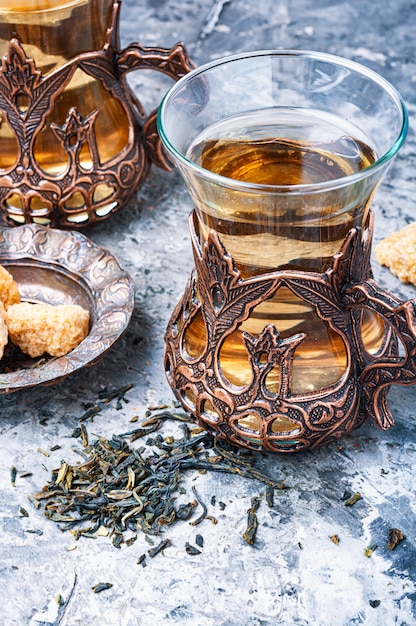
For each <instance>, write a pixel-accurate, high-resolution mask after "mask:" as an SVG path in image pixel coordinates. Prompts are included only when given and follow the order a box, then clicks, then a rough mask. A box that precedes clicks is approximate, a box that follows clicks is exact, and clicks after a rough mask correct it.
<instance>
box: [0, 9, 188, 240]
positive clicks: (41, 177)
mask: <svg viewBox="0 0 416 626" xmlns="http://www.w3.org/2000/svg"><path fill="white" fill-rule="evenodd" d="M120 5H121V3H120V1H118V2H117V1H115V2H114V5H113V14H112V23H111V27H110V28H109V29H108V31H107V43H106V45H105V46H104V49H103V50H99V51H94V52H88V53H83V54H80V55H79V56H77V57H74V58H73V59H71V60H70V61H69V62H68V63H66V64H65V65H62V66H60V67H58V68H57V69H56V70H54V71H52V72H50V73H48V74H47V75H46V76H42V73H41V71H40V70H39V69H38V68H37V67H36V60H34V59H31V58H29V57H27V56H26V53H25V51H24V49H23V48H22V46H21V45H20V43H19V41H18V40H17V39H12V40H11V42H10V44H9V51H8V54H7V55H6V56H5V57H4V58H3V60H2V64H1V69H0V109H1V110H2V112H3V113H4V115H5V117H6V118H7V121H8V124H9V126H10V127H11V129H12V131H13V133H14V135H15V137H16V139H17V143H18V149H17V155H16V161H15V163H14V164H13V165H12V166H11V167H8V168H7V169H0V222H1V223H2V224H3V225H6V226H15V225H19V224H23V223H30V222H36V223H39V224H43V225H49V226H61V227H70V228H80V227H82V226H85V225H86V224H90V223H91V222H94V221H99V220H103V219H106V218H107V217H108V216H109V215H111V214H113V213H115V212H116V211H118V210H119V209H120V208H122V207H123V206H124V205H125V204H126V203H127V202H128V200H129V199H130V198H131V196H132V194H133V193H134V192H135V191H137V189H139V187H140V186H141V185H142V183H143V182H144V179H145V177H146V175H147V173H148V170H149V167H150V163H151V162H153V163H155V164H157V165H159V166H160V167H163V168H165V169H170V162H169V161H168V159H167V158H166V156H165V154H164V152H163V150H162V147H161V143H160V140H159V137H158V134H157V130H156V111H154V112H153V113H151V114H150V115H149V116H148V117H147V118H146V115H145V113H144V111H143V108H142V106H141V104H140V102H139V101H138V100H137V99H136V98H135V97H134V96H133V94H132V93H131V92H130V91H129V88H128V86H127V84H126V82H125V76H126V74H127V73H128V72H130V71H132V70H135V69H154V70H157V71H159V72H163V73H164V74H166V75H168V76H170V77H171V78H173V79H174V80H178V79H179V78H180V77H181V76H183V75H184V74H185V73H187V72H188V71H189V70H190V69H192V68H193V67H194V65H193V63H192V62H191V61H190V60H189V58H188V56H187V53H186V50H185V49H184V47H183V45H182V44H181V43H178V44H177V45H176V46H174V47H173V48H171V49H169V50H168V49H164V48H153V47H152V48H145V47H143V46H141V45H140V44H138V43H133V44H131V45H130V46H128V47H127V48H126V49H124V50H122V51H120V50H119V49H118V40H119V36H118V19H119V11H120ZM75 72H82V73H85V74H87V75H88V76H89V77H91V78H92V79H94V80H98V81H99V82H100V84H101V85H102V87H103V89H104V90H105V91H106V92H107V93H108V94H109V95H110V96H111V98H114V99H115V100H116V101H117V102H118V105H120V106H121V107H122V110H123V111H124V114H125V116H126V118H127V122H128V133H127V135H128V140H127V143H126V145H125V147H124V148H123V149H122V150H121V151H120V152H119V153H118V154H117V155H116V156H114V157H112V158H111V159H107V160H105V162H102V159H101V158H100V154H99V151H98V149H97V137H96V131H95V122H96V117H97V114H98V113H99V106H100V102H97V103H96V107H97V108H95V109H94V110H92V111H91V112H90V113H89V114H88V115H87V116H84V117H83V116H82V115H81V114H80V113H79V111H78V110H77V109H76V107H73V108H71V109H70V110H68V114H67V117H66V120H65V122H64V124H63V125H62V126H61V125H57V124H51V129H52V131H53V133H54V134H55V136H56V138H57V140H58V142H59V144H60V148H61V151H62V153H63V154H66V161H67V166H66V167H65V168H64V171H63V172H60V173H58V174H56V173H53V174H52V173H49V172H47V171H45V170H44V169H42V168H41V166H40V165H39V163H38V161H37V159H36V157H35V154H34V145H35V140H36V137H37V135H38V134H39V132H40V131H41V130H42V128H43V127H44V125H45V123H46V122H45V121H46V120H47V117H48V115H49V113H50V112H51V111H52V109H53V107H54V103H55V102H56V100H57V99H58V98H59V96H60V94H62V92H63V91H64V89H65V88H66V87H67V85H68V83H69V82H70V80H71V79H72V78H73V76H74V74H75ZM0 150H1V142H0ZM85 151H88V153H89V154H90V155H91V164H90V165H89V166H88V167H86V166H85V165H83V164H82V162H81V158H80V155H81V154H82V153H83V152H85Z"/></svg>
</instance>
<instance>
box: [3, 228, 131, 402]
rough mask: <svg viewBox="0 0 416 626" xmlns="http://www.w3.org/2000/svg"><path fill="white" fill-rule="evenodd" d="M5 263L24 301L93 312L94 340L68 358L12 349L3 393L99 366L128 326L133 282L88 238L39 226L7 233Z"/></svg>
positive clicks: (91, 333)
mask: <svg viewBox="0 0 416 626" xmlns="http://www.w3.org/2000/svg"><path fill="white" fill-rule="evenodd" d="M0 264H1V265H3V266H4V267H5V268H6V269H7V270H8V271H9V272H10V273H11V274H12V275H13V277H14V279H15V281H16V282H17V285H18V287H19V291H20V296H21V299H22V301H28V302H35V303H36V302H37V303H48V304H54V305H56V304H79V305H80V306H82V307H84V308H86V309H88V310H89V312H90V330H89V334H88V336H87V337H86V338H85V339H84V341H82V342H81V343H80V344H79V345H78V346H77V347H76V348H75V349H74V350H72V352H70V353H69V354H67V355H65V356H61V357H47V356H46V355H45V356H43V357H41V358H38V359H31V358H30V357H29V356H27V355H23V354H22V353H20V354H19V352H20V351H17V350H16V351H13V350H14V349H13V348H11V349H10V347H9V346H8V347H7V348H6V351H5V356H4V357H3V359H2V360H1V361H0V394H4V393H9V392H12V391H17V390H18V389H22V388H24V387H30V386H33V385H44V384H50V383H53V382H58V381H59V380H61V379H62V378H64V377H66V376H68V374H71V373H72V372H74V371H75V370H77V369H79V368H81V367H84V366H86V365H92V364H94V363H96V362H97V361H98V360H99V359H100V358H101V357H102V356H103V355H104V353H105V352H106V351H107V350H108V349H109V348H110V347H111V346H112V345H113V343H114V342H115V341H116V340H117V339H118V338H119V337H120V336H121V334H122V333H123V332H124V330H125V329H126V328H127V325H128V323H129V321H130V317H131V314H132V311H133V306H134V286H133V281H132V279H131V277H130V276H129V274H128V273H127V272H126V271H125V270H124V269H123V268H122V267H121V265H120V264H119V262H118V261H117V259H116V258H115V257H114V256H113V255H112V254H111V253H110V252H108V251H107V250H104V249H103V248H100V247H98V246H97V245H95V244H94V243H92V242H91V241H90V240H89V239H88V238H87V237H85V235H83V234H81V233H79V232H75V231H63V230H58V229H52V228H47V227H45V226H40V225H37V224H26V225H24V226H18V227H16V228H8V229H3V230H2V232H0ZM8 350H9V351H10V350H11V352H10V353H9V354H8V353H7V352H8Z"/></svg>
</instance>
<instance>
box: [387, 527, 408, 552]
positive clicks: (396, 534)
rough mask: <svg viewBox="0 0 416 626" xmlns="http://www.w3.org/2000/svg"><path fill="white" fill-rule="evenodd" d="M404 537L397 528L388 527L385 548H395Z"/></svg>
mask: <svg viewBox="0 0 416 626" xmlns="http://www.w3.org/2000/svg"><path fill="white" fill-rule="evenodd" d="M403 539H405V536H404V534H403V533H402V531H401V530H399V529H398V528H390V530H389V540H388V542H387V550H394V549H395V548H397V546H398V545H399V543H401V542H402V541H403Z"/></svg>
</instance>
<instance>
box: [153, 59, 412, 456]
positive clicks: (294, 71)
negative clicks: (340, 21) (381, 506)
mask: <svg viewBox="0 0 416 626" xmlns="http://www.w3.org/2000/svg"><path fill="white" fill-rule="evenodd" d="M158 124H159V133H160V136H161V139H162V142H163V143H164V146H165V148H166V149H167V151H168V153H169V155H170V157H171V159H172V161H173V162H174V164H175V165H176V166H177V167H178V168H179V170H180V172H181V174H182V176H183V179H184V181H185V184H186V186H187V189H188V191H189V194H190V196H191V198H192V200H193V202H194V206H195V211H194V214H193V215H192V217H191V221H190V227H191V235H192V240H193V246H194V255H195V262H196V278H195V285H194V291H193V293H190V292H189V290H188V291H187V294H185V296H184V299H182V301H181V303H180V304H179V308H177V309H176V310H175V312H174V315H173V317H172V320H171V322H170V325H169V328H168V332H167V339H166V345H167V350H166V370H167V374H168V379H169V382H170V383H171V385H172V387H173V388H174V389H175V390H176V392H177V393H178V396H179V397H180V399H181V401H182V403H183V404H184V407H185V408H186V409H187V410H188V411H190V412H191V413H193V414H194V415H196V417H197V418H198V419H199V420H200V421H201V422H203V425H204V426H206V427H208V429H210V430H212V431H214V432H216V433H217V434H218V432H221V428H219V427H220V426H221V427H222V432H223V433H224V432H227V433H228V435H229V437H228V438H230V439H231V440H233V441H234V443H235V442H237V443H242V444H243V445H249V446H253V447H257V448H258V447H263V448H264V446H265V442H267V441H275V442H277V444H278V447H279V449H285V450H287V449H288V450H292V449H298V448H301V447H304V446H305V445H309V443H310V441H309V440H310V438H311V437H312V435H308V434H307V433H306V431H307V430H308V428H309V426H310V424H309V422H310V416H311V411H312V410H314V409H313V407H314V406H315V404H316V401H317V399H318V405H319V406H320V409H319V410H318V411H317V413H319V415H320V417H319V419H318V418H317V419H318V421H319V420H321V422H325V424H327V421H328V412H329V413H331V414H332V413H338V414H342V415H343V417H345V415H346V413H348V414H349V424H354V420H355V425H356V423H357V420H358V417H357V416H358V415H360V416H362V407H361V406H360V401H359V399H358V398H357V399H356V400H355V401H354V402H353V404H354V409H353V410H350V408H351V407H350V406H349V404H350V403H348V402H347V404H348V406H349V408H348V410H346V408H345V406H344V405H345V402H341V404H339V403H338V404H337V405H336V407H333V408H330V407H329V405H328V406H327V405H325V409H324V410H323V409H322V398H323V397H329V396H330V397H331V398H333V394H334V390H335V389H337V390H338V389H339V388H340V387H342V386H343V385H344V387H345V384H344V383H345V382H346V381H347V380H349V381H350V382H351V380H352V378H354V379H357V376H358V377H359V376H360V373H361V371H362V369H360V368H358V369H357V367H355V366H354V364H353V363H352V361H354V360H355V361H357V362H360V363H361V364H362V365H363V364H364V362H365V363H367V360H368V359H367V357H369V358H370V359H371V358H372V357H374V356H378V357H379V356H380V355H381V354H382V353H383V354H385V353H386V352H385V351H386V343H387V336H388V329H387V328H386V322H385V319H384V317H383V315H380V314H379V313H378V312H377V311H375V310H374V307H372V306H370V307H363V308H362V309H361V310H360V312H359V315H358V314H357V312H355V313H354V315H353V316H352V317H351V315H349V314H345V316H344V317H345V319H344V318H343V321H342V323H341V325H340V326H339V325H337V323H336V322H335V321H334V319H333V318H334V316H335V317H336V314H335V310H334V311H333V315H332V316H331V315H329V314H327V313H325V314H323V313H322V311H323V308H324V304H323V303H322V302H321V303H320V304H319V305H317V297H318V296H317V295H316V293H315V292H316V290H317V289H318V290H320V292H322V289H323V287H322V285H321V283H319V281H318V277H322V280H324V281H325V280H326V278H325V277H326V276H329V275H330V272H331V271H333V267H334V262H335V259H336V257H337V255H339V254H340V252H341V250H342V249H343V245H344V242H345V241H346V238H347V237H348V235H349V233H351V232H353V231H354V232H356V233H360V236H359V239H360V241H361V244H360V245H363V242H364V241H366V240H367V241H368V240H369V239H371V228H370V226H369V223H370V222H369V219H370V213H371V211H370V204H371V201H372V198H373V196H374V194H375V192H376V189H377V187H378V186H379V184H380V182H381V180H382V177H383V175H384V174H385V172H386V170H387V168H388V166H389V165H390V163H391V162H392V160H393V158H394V157H395V155H396V154H397V152H398V150H399V148H400V146H401V144H402V143H403V141H404V138H405V135H406V131H407V124H408V122H407V113H406V109H405V106H404V104H403V101H402V98H401V97H400V95H399V94H398V92H397V91H396V89H395V88H394V87H393V86H392V85H391V84H390V83H389V82H387V81H386V80H385V79H384V78H382V77H381V76H379V75H378V74H376V73H375V72H373V71H371V70H369V69H368V68H366V67H364V66H361V65H359V64H357V63H354V62H351V61H348V60H346V59H342V58H338V57H335V56H332V55H328V54H321V53H314V52H305V51H280V50H279V51H260V52H252V53H244V54H241V55H236V56H233V57H228V58H224V59H219V60H216V61H214V62H212V63H209V64H207V65H205V66H203V67H200V68H198V69H196V70H194V71H193V72H191V73H190V74H188V75H187V76H186V77H184V78H182V79H181V80H180V81H179V82H178V83H177V84H176V85H174V86H173V87H172V89H171V90H170V91H169V92H168V94H167V95H166V97H165V99H164V100H163V102H162V104H161V107H160V110H159V118H158ZM331 268H332V270H331ZM328 272H329V274H328ZM361 273H362V274H364V275H365V276H364V278H367V277H368V275H370V273H371V272H370V270H369V267H367V268H365V269H363V270H362V271H361ZM272 277H273V280H272ZM293 277H297V279H298V278H299V277H300V279H302V278H303V279H304V280H312V283H311V284H310V285H309V287H308V288H306V287H305V288H304V289H303V290H302V289H301V288H300V287H298V286H296V287H294V283H293V280H294V278H293ZM267 279H269V282H270V280H272V283H273V285H272V286H270V285H268V286H267V285H266V284H265V281H266V283H267ZM262 281H263V282H262ZM291 281H292V282H291ZM313 281H315V283H314V282H313ZM316 281H318V282H316ZM263 283H264V284H263ZM318 283H319V284H318ZM308 289H309V291H310V292H312V293H314V294H315V295H314V296H313V297H312V298H311V297H309V296H307V291H308ZM250 290H251V291H250ZM243 292H244V294H243ZM249 292H250V293H249ZM320 297H321V298H324V295H323V294H322V293H321V295H320ZM325 297H326V296H325ZM336 297H338V296H336ZM336 297H335V299H336ZM343 315H344V313H343ZM348 316H349V318H350V319H348V320H347V319H346V318H347V317H348ZM352 318H354V319H355V321H354V320H353V319H352ZM358 318H359V319H358ZM346 324H347V326H349V331H348V332H347V333H345V332H344V331H345V330H346V329H345V325H346ZM357 329H358V330H357ZM349 333H350V334H349ZM346 334H347V336H348V337H347V338H346ZM358 334H359V341H358V344H359V346H358V348H357V345H355V346H354V349H351V346H350V344H351V342H353V343H355V344H357V340H356V336H357V335H358ZM388 343H389V344H390V345H392V340H391V338H390V339H389V341H388ZM390 349H391V350H392V348H390ZM363 353H365V357H363V356H362V355H363ZM366 359H367V360H366ZM352 370H354V372H353V371H352ZM207 371H208V372H209V375H207ZM202 372H203V373H204V375H203V376H202ZM203 378H204V380H202V379H203ZM347 386H348V389H350V385H347ZM344 391H345V388H344ZM331 402H332V404H333V400H331ZM331 406H332V405H331ZM322 412H323V413H324V414H325V417H322V414H323V413H322ZM353 414H354V415H355V417H352V415H353ZM300 415H302V417H300ZM360 419H361V417H360ZM308 424H309V426H308ZM328 427H329V426H328ZM349 427H350V426H348V428H349ZM343 428H345V425H344V426H343ZM305 429H306V430H305ZM337 432H338V431H337ZM305 433H306V434H305ZM337 436H339V433H338V434H337ZM312 438H313V437H312ZM317 439H319V437H317ZM317 439H316V440H317ZM319 440H320V439H319ZM314 441H315V439H314ZM305 442H306V443H305ZM266 447H267V446H266Z"/></svg>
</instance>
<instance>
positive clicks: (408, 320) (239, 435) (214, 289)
mask: <svg viewBox="0 0 416 626" xmlns="http://www.w3.org/2000/svg"><path fill="white" fill-rule="evenodd" d="M190 230H191V237H192V244H193V250H194V258H195V270H194V271H193V272H192V274H191V276H190V279H189V282H188V285H187V288H186V291H185V294H184V295H183V297H182V299H181V301H180V302H179V303H178V305H177V307H176V309H175V310H174V312H173V314H172V317H171V320H170V322H169V325H168V328H167V331H166V350H165V370H166V374H167V378H168V381H169V383H170V385H171V387H172V389H173V390H174V392H175V394H176V396H177V398H178V399H179V401H180V402H181V403H182V405H183V407H184V409H185V410H186V411H188V412H189V413H191V414H192V415H194V416H195V418H196V419H197V420H198V421H199V423H200V424H201V425H202V426H203V427H204V428H205V429H207V430H208V431H210V432H211V433H212V434H214V435H215V436H217V437H219V438H221V439H227V440H228V441H229V442H230V443H232V444H236V445H241V446H243V447H248V448H252V449H255V450H268V451H275V452H285V453H286V452H294V451H299V450H304V449H307V448H314V447H317V446H321V445H323V444H328V443H330V442H334V441H337V440H338V439H339V438H340V437H341V436H343V435H345V434H347V433H349V432H350V431H351V430H352V429H354V428H357V427H358V426H360V425H361V424H362V423H363V422H364V420H365V419H366V418H367V417H369V418H372V419H373V420H374V421H375V422H376V423H377V424H378V425H379V426H380V427H381V428H383V429H386V428H389V427H390V426H391V425H392V424H394V420H393V417H392V415H391V412H390V410H389V408H388V405H387V400H386V397H387V392H388V390H389V388H390V386H391V385H392V384H395V383H397V384H413V383H415V382H416V351H415V345H416V313H415V303H414V302H413V301H409V302H406V303H403V302H401V301H400V300H399V299H398V298H395V297H394V296H393V295H392V294H390V293H388V292H385V291H383V290H382V289H381V287H380V286H379V285H377V283H376V282H375V281H374V280H373V278H372V270H371V266H370V253H371V240H372V231H373V217H372V214H371V213H370V216H369V222H368V224H367V225H366V226H365V228H364V229H363V230H362V229H360V228H354V229H352V230H351V231H350V232H349V234H348V235H347V237H346V239H345V242H344V244H343V247H342V249H341V250H340V252H339V253H337V254H336V255H335V256H334V257H333V259H332V265H331V267H330V268H329V269H328V270H327V271H326V272H324V273H322V274H321V273H314V272H304V271H295V270H293V271H292V270H282V271H276V272H272V273H268V274H264V275H259V276H255V277H252V278H246V279H243V278H242V277H241V275H240V272H239V270H238V269H237V268H236V266H235V264H234V261H233V259H232V257H231V256H230V255H229V254H228V253H227V251H226V249H225V248H224V246H223V245H222V243H221V241H220V238H219V236H218V234H217V233H216V232H215V231H211V232H210V234H209V236H208V239H207V241H206V242H205V243H204V244H203V245H202V247H201V244H200V241H199V238H198V235H197V221H196V218H195V216H194V215H193V216H191V220H190ZM363 231H364V234H363ZM281 287H285V288H288V289H289V290H290V291H291V292H292V293H294V294H295V295H296V296H298V297H299V298H301V299H302V300H303V301H305V302H307V303H309V304H311V305H312V306H313V308H314V310H315V311H316V313H317V315H318V317H319V318H320V319H321V320H323V321H324V323H325V324H326V325H328V326H329V327H330V328H331V329H332V330H334V331H335V332H336V333H337V334H338V335H340V336H341V338H342V340H343V342H344V344H345V350H346V367H345V371H344V373H343V374H342V376H341V377H340V378H339V380H338V381H337V382H336V383H334V384H331V385H329V386H326V387H325V388H322V389H318V390H316V391H313V392H304V393H294V392H293V391H292V386H293V385H292V383H293V375H292V374H293V372H292V365H293V359H294V355H295V354H296V349H297V347H298V346H299V345H300V344H301V343H302V341H303V340H304V339H305V334H304V333H298V334H295V335H293V336H290V337H286V338H282V337H281V336H280V333H279V331H278V330H277V328H276V327H275V326H274V324H268V325H266V327H265V328H264V329H263V330H262V332H261V333H260V334H259V335H258V336H253V335H251V334H250V333H247V332H243V333H242V336H243V340H244V345H245V349H246V352H247V360H248V363H249V365H250V369H251V372H252V376H251V382H250V383H249V384H247V385H245V386H243V387H237V386H235V385H232V384H231V383H230V382H229V381H228V380H227V379H226V378H225V377H224V375H223V373H222V370H221V364H220V360H221V359H220V352H221V348H222V346H223V344H224V341H225V340H226V338H227V337H229V336H230V334H232V333H233V332H234V330H235V329H236V328H238V327H239V326H241V324H242V323H243V322H244V321H245V320H246V319H247V318H248V317H249V315H250V313H251V311H252V310H253V309H254V307H255V306H257V305H258V304H259V303H261V302H264V301H265V300H267V299H268V298H270V297H271V296H273V295H274V294H275V293H276V292H277V290H278V289H279V288H281ZM364 309H370V310H372V311H374V312H375V313H376V314H377V315H378V316H379V318H380V319H382V320H383V321H384V337H383V339H382V342H381V345H380V346H379V347H378V349H377V353H376V354H371V353H369V352H368V351H367V350H366V349H365V346H364V343H363V340H362V337H361V333H360V324H361V319H362V313H363V310H364ZM197 316H200V317H201V316H202V320H203V323H204V328H205V332H206V339H205V347H204V348H203V349H201V353H200V354H198V355H196V356H195V355H189V354H188V353H187V350H186V342H185V335H186V332H187V329H188V328H189V327H190V326H191V325H192V323H193V322H194V321H195V319H196V318H197ZM399 344H401V345H402V346H403V350H404V352H405V355H404V356H399V350H398V345H399ZM276 364H278V365H279V372H280V374H279V375H280V383H279V385H278V391H276V392H272V391H271V390H270V389H269V388H268V387H267V385H266V378H267V376H268V374H269V372H270V370H271V369H272V368H273V367H274V366H275V365H276Z"/></svg>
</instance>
